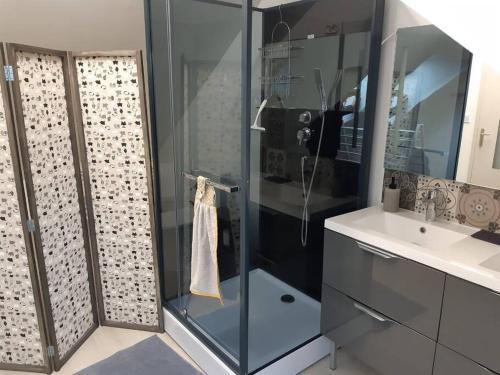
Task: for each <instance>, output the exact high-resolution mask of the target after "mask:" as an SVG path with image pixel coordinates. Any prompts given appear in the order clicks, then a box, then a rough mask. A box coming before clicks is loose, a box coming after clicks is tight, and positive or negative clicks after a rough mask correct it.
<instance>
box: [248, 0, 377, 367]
mask: <svg viewBox="0 0 500 375" xmlns="http://www.w3.org/2000/svg"><path fill="white" fill-rule="evenodd" d="M374 4H375V3H374V2H373V1H372V0H357V1H350V0H349V1H343V0H316V1H288V0H275V1H264V0H254V1H253V12H252V17H253V29H252V59H251V61H252V79H251V87H252V91H251V97H250V101H251V108H252V116H251V118H252V121H251V123H252V124H253V126H252V127H251V131H250V140H251V144H250V147H251V148H250V161H251V166H250V194H249V219H248V221H247V225H246V231H247V233H248V236H249V238H250V239H251V241H250V244H249V249H248V251H249V252H250V256H249V258H250V264H249V267H248V268H249V280H248V285H249V293H248V294H249V306H248V310H249V320H248V369H249V373H251V372H253V371H258V370H259V369H261V368H264V367H266V366H267V365H269V364H270V363H272V362H273V361H275V360H276V359H278V358H280V357H282V356H284V355H286V354H287V353H290V352H292V351H293V350H295V349H297V348H299V347H301V346H303V345H305V344H308V343H310V342H311V341H313V340H315V339H318V338H319V337H320V321H321V286H322V270H323V269H322V268H323V233H324V227H323V225H324V220H325V219H326V218H328V217H332V216H335V215H339V214H343V213H346V212H349V211H353V210H356V209H358V208H361V207H363V205H364V203H363V200H362V198H361V194H360V191H361V189H360V186H362V185H363V184H362V181H361V178H360V176H361V174H362V171H363V168H362V163H361V159H362V153H363V149H364V145H366V141H368V140H365V137H364V134H365V129H366V123H365V117H366V116H365V113H366V97H367V87H368V71H369V61H370V40H371V39H370V38H371V32H370V31H371V26H372V23H371V19H372V16H373V13H372V12H373V9H374ZM259 109H261V111H260V115H258V111H259ZM365 165H366V164H365ZM365 186H366V185H365ZM363 188H364V187H363ZM320 341H321V339H319V340H318V342H320Z"/></svg>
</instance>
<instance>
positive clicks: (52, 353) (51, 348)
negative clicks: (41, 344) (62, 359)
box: [47, 345, 56, 358]
mask: <svg viewBox="0 0 500 375" xmlns="http://www.w3.org/2000/svg"><path fill="white" fill-rule="evenodd" d="M47 355H48V356H49V357H50V358H52V357H55V355H56V350H55V348H54V346H52V345H50V346H47Z"/></svg>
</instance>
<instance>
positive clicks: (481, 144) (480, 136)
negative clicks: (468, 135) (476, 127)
mask: <svg viewBox="0 0 500 375" xmlns="http://www.w3.org/2000/svg"><path fill="white" fill-rule="evenodd" d="M488 135H491V133H486V130H485V129H484V128H481V132H480V133H479V147H483V143H484V137H486V136H488Z"/></svg>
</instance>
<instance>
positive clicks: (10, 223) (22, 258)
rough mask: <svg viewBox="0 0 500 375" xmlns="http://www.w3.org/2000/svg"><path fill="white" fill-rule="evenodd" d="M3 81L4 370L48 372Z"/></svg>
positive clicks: (0, 241) (0, 352) (0, 314)
mask: <svg viewBox="0 0 500 375" xmlns="http://www.w3.org/2000/svg"><path fill="white" fill-rule="evenodd" d="M0 47H1V46H0ZM2 52H3V51H2V50H1V48H0V69H1V70H2V72H3V71H4V58H3V53H2ZM0 82H1V84H0V186H1V189H0V369H8V370H23V371H44V372H47V371H48V368H49V360H48V356H47V350H46V349H47V342H46V340H45V335H44V324H43V318H42V316H43V315H42V311H41V310H42V309H41V299H40V294H39V290H38V285H37V281H36V280H37V276H36V269H35V262H34V255H33V249H32V246H31V241H30V234H29V232H28V228H27V211H26V206H25V204H24V198H23V196H24V193H23V185H22V180H21V172H20V168H19V160H18V156H17V146H16V141H15V137H14V128H13V126H12V117H11V116H10V111H9V100H8V97H9V92H8V90H7V85H6V83H5V81H4V76H3V75H2V78H1V79H0Z"/></svg>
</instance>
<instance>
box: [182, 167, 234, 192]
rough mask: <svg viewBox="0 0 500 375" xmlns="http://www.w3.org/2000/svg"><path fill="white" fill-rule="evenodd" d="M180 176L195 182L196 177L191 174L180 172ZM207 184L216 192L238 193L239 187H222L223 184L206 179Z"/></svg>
mask: <svg viewBox="0 0 500 375" xmlns="http://www.w3.org/2000/svg"><path fill="white" fill-rule="evenodd" d="M182 175H183V176H184V177H185V178H187V179H188V180H193V181H196V180H197V178H198V177H197V176H195V175H193V174H191V173H187V172H182ZM207 184H208V185H210V186H213V187H214V188H216V189H218V190H221V191H224V192H226V193H236V192H238V191H240V187H239V186H236V185H224V184H221V183H218V182H214V181H212V180H210V179H207Z"/></svg>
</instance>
